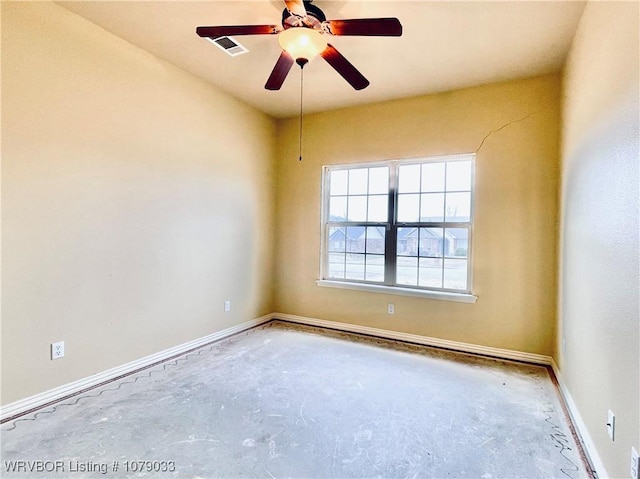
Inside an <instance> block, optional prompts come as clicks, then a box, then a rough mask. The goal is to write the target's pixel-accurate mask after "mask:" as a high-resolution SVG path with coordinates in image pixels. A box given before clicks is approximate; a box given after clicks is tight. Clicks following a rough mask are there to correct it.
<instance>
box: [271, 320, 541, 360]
mask: <svg viewBox="0 0 640 479" xmlns="http://www.w3.org/2000/svg"><path fill="white" fill-rule="evenodd" d="M271 316H272V318H273V319H282V320H283V321H289V322H292V323H298V324H307V325H309V326H318V327H321V328H327V329H337V330H340V331H346V332H349V333H358V334H365V335H367V336H376V337H379V338H385V339H395V340H397V341H405V342H408V343H414V344H422V345H424V346H434V347H437V348H444V349H450V350H453V351H459V352H463V353H471V354H480V355H482V356H491V357H493V358H499V359H508V360H512V361H522V362H527V363H533V364H541V365H545V366H549V365H551V361H552V359H551V357H550V356H544V355H542V354H533V353H523V352H521V351H513V350H510V349H500V348H492V347H489V346H479V345H477V344H470V343H461V342H458V341H449V340H447V339H438V338H431V337H428V336H419V335H417V334H409V333H401V332H398V331H391V330H388V329H378V328H370V327H368V326H360V325H357V324H348V323H338V322H335V321H327V320H325V319H317V318H308V317H306V316H296V315H293V314H284V313H273V314H272V315H271Z"/></svg>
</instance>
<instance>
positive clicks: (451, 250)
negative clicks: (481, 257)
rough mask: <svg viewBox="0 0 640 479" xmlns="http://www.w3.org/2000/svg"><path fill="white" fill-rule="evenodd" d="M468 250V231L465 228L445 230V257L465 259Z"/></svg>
mask: <svg viewBox="0 0 640 479" xmlns="http://www.w3.org/2000/svg"><path fill="white" fill-rule="evenodd" d="M468 250H469V230H468V229H467V228H447V229H446V230H445V256H448V257H456V258H466V257H467V251H468Z"/></svg>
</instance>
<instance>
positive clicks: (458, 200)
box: [444, 193, 471, 222]
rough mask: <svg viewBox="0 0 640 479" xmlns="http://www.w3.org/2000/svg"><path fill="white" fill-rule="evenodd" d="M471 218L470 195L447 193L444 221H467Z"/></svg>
mask: <svg viewBox="0 0 640 479" xmlns="http://www.w3.org/2000/svg"><path fill="white" fill-rule="evenodd" d="M470 218H471V193H447V211H446V216H445V219H444V220H445V221H460V222H462V221H469V220H470Z"/></svg>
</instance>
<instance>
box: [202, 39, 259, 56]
mask: <svg viewBox="0 0 640 479" xmlns="http://www.w3.org/2000/svg"><path fill="white" fill-rule="evenodd" d="M207 40H209V41H210V42H211V43H213V44H214V45H215V46H217V47H218V48H220V49H221V50H224V51H225V52H227V54H228V55H230V56H232V57H235V56H236V55H242V54H243V53H247V52H248V51H249V50H247V48H246V47H245V46H243V45H240V43H238V41H237V40H235V39H234V38H231V37H218V38H209V37H207Z"/></svg>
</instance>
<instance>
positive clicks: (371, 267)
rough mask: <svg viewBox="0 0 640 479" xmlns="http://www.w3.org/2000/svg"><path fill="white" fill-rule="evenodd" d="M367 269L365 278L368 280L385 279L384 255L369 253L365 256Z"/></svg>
mask: <svg viewBox="0 0 640 479" xmlns="http://www.w3.org/2000/svg"><path fill="white" fill-rule="evenodd" d="M365 263H366V271H365V279H366V280H367V281H379V282H383V281H384V256H380V255H377V254H368V255H366V258H365Z"/></svg>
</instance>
